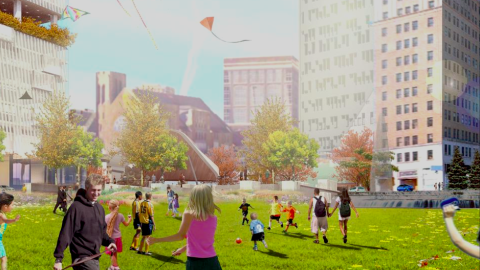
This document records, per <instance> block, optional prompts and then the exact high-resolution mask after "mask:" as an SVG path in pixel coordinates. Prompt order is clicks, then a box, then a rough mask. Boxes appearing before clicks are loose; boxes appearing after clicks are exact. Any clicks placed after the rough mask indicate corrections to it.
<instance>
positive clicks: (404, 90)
mask: <svg viewBox="0 0 480 270" xmlns="http://www.w3.org/2000/svg"><path fill="white" fill-rule="evenodd" d="M403 96H404V97H409V96H410V88H405V89H403Z"/></svg>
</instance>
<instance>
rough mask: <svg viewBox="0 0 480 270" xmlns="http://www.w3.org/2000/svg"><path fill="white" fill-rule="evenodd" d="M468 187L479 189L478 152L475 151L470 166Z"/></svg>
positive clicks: (479, 165) (479, 169)
mask: <svg viewBox="0 0 480 270" xmlns="http://www.w3.org/2000/svg"><path fill="white" fill-rule="evenodd" d="M468 187H469V188H473V189H480V153H479V152H478V150H476V151H475V159H474V160H473V163H472V167H471V168H470V184H469V186H468Z"/></svg>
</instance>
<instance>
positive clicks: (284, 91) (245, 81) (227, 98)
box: [223, 56, 298, 145]
mask: <svg viewBox="0 0 480 270" xmlns="http://www.w3.org/2000/svg"><path fill="white" fill-rule="evenodd" d="M223 63H224V92H223V93H224V117H223V119H224V121H225V122H226V123H227V124H228V125H229V126H230V127H231V129H232V130H233V131H235V133H236V135H237V137H239V140H241V136H238V134H239V133H240V132H241V131H243V130H245V129H247V128H248V127H249V126H250V121H251V120H252V119H253V117H254V112H255V111H256V110H258V109H260V107H261V106H262V105H263V103H264V102H265V101H266V100H267V99H274V98H278V99H279V100H280V101H281V102H283V103H284V104H285V107H286V110H287V112H288V114H290V115H291V116H292V118H293V119H294V120H298V60H297V59H296V58H295V57H293V56H278V57H248V58H226V59H224V61H223ZM236 145H240V143H239V142H237V141H236Z"/></svg>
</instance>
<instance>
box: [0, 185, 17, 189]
mask: <svg viewBox="0 0 480 270" xmlns="http://www.w3.org/2000/svg"><path fill="white" fill-rule="evenodd" d="M0 189H1V190H15V189H14V188H12V187H9V186H5V185H0Z"/></svg>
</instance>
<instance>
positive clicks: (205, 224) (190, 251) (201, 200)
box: [147, 185, 222, 270]
mask: <svg viewBox="0 0 480 270" xmlns="http://www.w3.org/2000/svg"><path fill="white" fill-rule="evenodd" d="M215 209H216V210H217V211H218V212H220V208H218V206H216V205H215V203H214V202H213V195H212V188H211V187H210V186H207V185H198V186H195V187H194V188H193V190H192V193H191V194H190V201H189V203H188V206H187V209H186V210H185V212H184V213H183V219H182V224H181V225H180V229H179V230H178V232H177V233H176V234H174V235H171V236H167V237H163V238H154V237H151V238H149V239H148V240H147V243H148V244H150V245H153V244H155V243H160V242H161V243H163V242H176V241H183V240H184V239H185V237H186V238H187V245H186V246H183V247H181V248H179V249H177V250H175V251H174V252H172V255H173V256H178V255H180V254H182V253H183V252H185V250H186V251H187V263H186V269H208V270H221V269H222V267H221V266H220V262H219V261H218V257H217V253H216V252H215V248H214V247H213V244H214V243H215V232H216V230H217V217H216V216H215Z"/></svg>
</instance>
